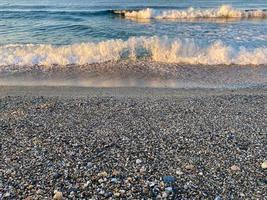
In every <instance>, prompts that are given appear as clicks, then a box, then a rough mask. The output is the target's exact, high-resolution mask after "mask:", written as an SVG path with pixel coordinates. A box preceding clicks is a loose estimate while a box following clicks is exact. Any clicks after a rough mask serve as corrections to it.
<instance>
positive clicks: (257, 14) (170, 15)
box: [114, 5, 267, 19]
mask: <svg viewBox="0 0 267 200" xmlns="http://www.w3.org/2000/svg"><path fill="white" fill-rule="evenodd" d="M114 13H116V14H120V15H123V16H124V17H126V18H135V19H194V18H240V19H249V18H262V19H263V18H267V10H238V9H235V8H232V7H231V6H230V5H222V6H221V7H219V8H215V9H196V8H192V7H191V8H188V9H187V10H161V11H160V10H156V9H151V8H146V9H142V10H132V11H131V10H117V11H114Z"/></svg>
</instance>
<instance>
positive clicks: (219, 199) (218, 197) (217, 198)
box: [214, 196, 222, 200]
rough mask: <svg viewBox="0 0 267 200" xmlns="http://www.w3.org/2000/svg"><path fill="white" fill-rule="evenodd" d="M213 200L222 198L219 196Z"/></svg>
mask: <svg viewBox="0 0 267 200" xmlns="http://www.w3.org/2000/svg"><path fill="white" fill-rule="evenodd" d="M214 200H222V198H221V197H220V196H217V197H215V199H214Z"/></svg>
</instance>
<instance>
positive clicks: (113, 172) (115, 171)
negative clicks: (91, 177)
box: [112, 170, 120, 176]
mask: <svg viewBox="0 0 267 200" xmlns="http://www.w3.org/2000/svg"><path fill="white" fill-rule="evenodd" d="M119 174H120V172H119V171H117V170H113V171H112V176H118V175H119Z"/></svg>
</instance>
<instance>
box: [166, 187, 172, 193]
mask: <svg viewBox="0 0 267 200" xmlns="http://www.w3.org/2000/svg"><path fill="white" fill-rule="evenodd" d="M165 191H166V192H172V191H173V189H172V187H166V188H165Z"/></svg>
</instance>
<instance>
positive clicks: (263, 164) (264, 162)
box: [261, 160, 267, 169]
mask: <svg viewBox="0 0 267 200" xmlns="http://www.w3.org/2000/svg"><path fill="white" fill-rule="evenodd" d="M261 168H262V169H267V160H265V161H263V163H261Z"/></svg>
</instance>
